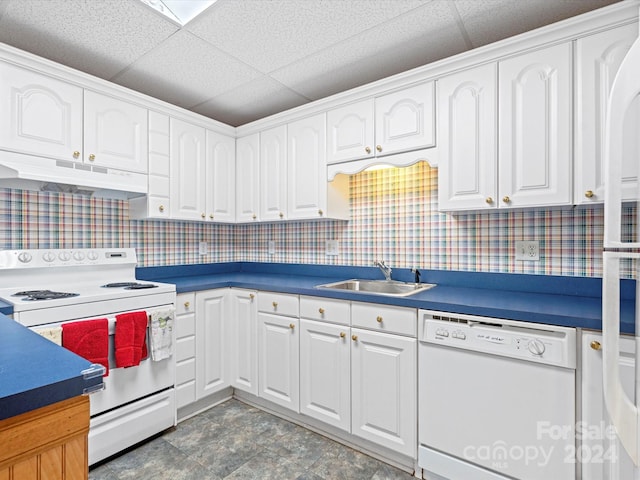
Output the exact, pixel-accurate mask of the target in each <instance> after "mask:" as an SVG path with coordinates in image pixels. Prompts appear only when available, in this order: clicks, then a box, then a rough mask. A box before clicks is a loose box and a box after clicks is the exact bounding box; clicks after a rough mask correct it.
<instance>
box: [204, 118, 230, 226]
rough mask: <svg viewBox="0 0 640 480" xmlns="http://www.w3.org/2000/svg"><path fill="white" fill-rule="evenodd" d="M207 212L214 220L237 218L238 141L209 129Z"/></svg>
mask: <svg viewBox="0 0 640 480" xmlns="http://www.w3.org/2000/svg"><path fill="white" fill-rule="evenodd" d="M206 148H207V154H206V157H207V161H206V168H205V171H206V176H207V180H206V205H207V207H206V212H207V219H208V220H213V221H215V222H234V221H235V218H236V209H235V204H236V198H235V183H236V173H235V172H236V141H235V139H234V138H233V137H228V136H226V135H222V134H220V133H217V132H212V131H210V130H207V145H206Z"/></svg>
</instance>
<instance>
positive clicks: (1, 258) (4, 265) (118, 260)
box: [0, 248, 137, 270]
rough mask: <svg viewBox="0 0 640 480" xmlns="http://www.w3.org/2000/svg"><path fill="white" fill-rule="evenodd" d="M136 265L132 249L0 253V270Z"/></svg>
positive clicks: (40, 250) (3, 251) (31, 250)
mask: <svg viewBox="0 0 640 480" xmlns="http://www.w3.org/2000/svg"><path fill="white" fill-rule="evenodd" d="M136 263H137V259H136V251H135V249H133V248H73V249H71V248H70V249H30V250H2V251H0V270H3V269H27V268H42V267H63V266H65V267H66V266H69V265H77V266H82V265H122V264H133V265H135V264H136Z"/></svg>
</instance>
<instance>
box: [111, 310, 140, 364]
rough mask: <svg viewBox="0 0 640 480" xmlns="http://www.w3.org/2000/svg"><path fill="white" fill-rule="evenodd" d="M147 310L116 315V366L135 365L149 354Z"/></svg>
mask: <svg viewBox="0 0 640 480" xmlns="http://www.w3.org/2000/svg"><path fill="white" fill-rule="evenodd" d="M146 340H147V312H145V311H141V312H131V313H122V314H120V315H116V336H115V348H116V367H135V366H137V365H140V360H142V359H143V358H145V357H146V356H147V342H146Z"/></svg>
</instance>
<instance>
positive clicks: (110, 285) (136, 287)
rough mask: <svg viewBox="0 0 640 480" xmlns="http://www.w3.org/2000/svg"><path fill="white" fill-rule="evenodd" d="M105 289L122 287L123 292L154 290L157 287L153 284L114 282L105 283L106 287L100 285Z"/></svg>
mask: <svg viewBox="0 0 640 480" xmlns="http://www.w3.org/2000/svg"><path fill="white" fill-rule="evenodd" d="M102 286H103V287H105V288H117V287H124V289H125V290H142V289H144V288H156V287H157V285H154V284H153V283H138V282H116V283H107V284H106V285H102Z"/></svg>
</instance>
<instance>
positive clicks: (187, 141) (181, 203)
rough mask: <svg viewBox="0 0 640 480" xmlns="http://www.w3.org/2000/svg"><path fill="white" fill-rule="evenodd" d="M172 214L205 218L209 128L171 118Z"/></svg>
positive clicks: (186, 217) (191, 217)
mask: <svg viewBox="0 0 640 480" xmlns="http://www.w3.org/2000/svg"><path fill="white" fill-rule="evenodd" d="M170 161H171V218H175V219H182V220H204V219H205V218H206V213H205V209H206V205H205V199H206V194H205V188H206V176H205V130H204V128H202V127H197V126H194V125H191V124H189V123H186V122H183V121H182V120H176V119H175V118H172V119H171V160H170Z"/></svg>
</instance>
